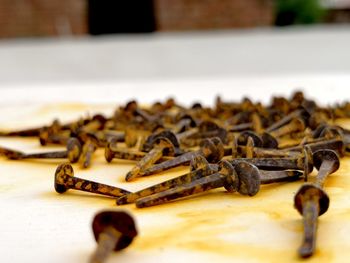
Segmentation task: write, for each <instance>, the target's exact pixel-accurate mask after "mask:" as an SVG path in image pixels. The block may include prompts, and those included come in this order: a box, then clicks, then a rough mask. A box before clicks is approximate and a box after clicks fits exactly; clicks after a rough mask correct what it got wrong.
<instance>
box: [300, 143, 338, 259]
mask: <svg viewBox="0 0 350 263" xmlns="http://www.w3.org/2000/svg"><path fill="white" fill-rule="evenodd" d="M313 163H314V165H315V167H316V168H317V170H318V175H317V177H316V182H315V183H314V184H310V183H307V184H304V185H303V186H302V187H301V188H300V189H299V190H298V192H297V193H296V194H295V196H294V207H295V208H296V209H297V210H298V212H299V213H300V214H301V215H302V216H303V223H304V238H303V243H302V245H301V247H300V248H299V251H298V252H299V256H300V257H303V258H307V257H310V256H312V254H313V253H314V250H315V246H316V231H317V218H318V217H319V216H320V215H322V214H324V213H325V212H327V210H328V207H329V197H328V195H327V193H326V192H325V191H324V190H323V189H322V188H323V186H324V182H325V179H326V178H327V176H328V175H330V174H332V173H334V172H335V171H337V170H338V169H339V157H338V155H337V153H336V152H335V151H332V150H318V151H317V152H315V153H314V154H313Z"/></svg>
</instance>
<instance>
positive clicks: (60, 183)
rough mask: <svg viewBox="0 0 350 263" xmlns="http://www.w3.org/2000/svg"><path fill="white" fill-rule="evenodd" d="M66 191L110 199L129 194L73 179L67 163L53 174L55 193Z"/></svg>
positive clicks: (76, 178)
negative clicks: (99, 195) (98, 195)
mask: <svg viewBox="0 0 350 263" xmlns="http://www.w3.org/2000/svg"><path fill="white" fill-rule="evenodd" d="M68 189H74V190H79V191H84V192H90V193H94V194H101V195H106V196H112V197H121V196H123V195H125V194H129V193H130V192H129V191H126V190H124V189H121V188H118V187H114V186H110V185H106V184H101V183H97V182H93V181H89V180H85V179H82V178H78V177H75V176H74V170H73V167H72V166H71V165H70V164H69V163H63V164H60V165H59V166H58V167H57V169H56V172H55V190H56V192H57V193H60V194H62V193H64V192H66V191H67V190H68Z"/></svg>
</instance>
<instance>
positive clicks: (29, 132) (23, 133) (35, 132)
mask: <svg viewBox="0 0 350 263" xmlns="http://www.w3.org/2000/svg"><path fill="white" fill-rule="evenodd" d="M42 128H43V127H37V128H29V129H24V130H18V131H10V132H0V136H20V137H34V136H39V134H40V131H41V130H42ZM46 128H49V129H51V130H54V131H57V130H60V129H61V124H60V123H59V121H58V120H54V121H53V122H52V124H51V125H50V126H47V127H46Z"/></svg>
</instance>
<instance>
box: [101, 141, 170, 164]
mask: <svg viewBox="0 0 350 263" xmlns="http://www.w3.org/2000/svg"><path fill="white" fill-rule="evenodd" d="M146 155H147V153H145V152H140V151H136V150H131V149H123V148H119V147H118V146H117V144H116V143H115V142H113V141H112V142H109V143H108V144H107V145H106V147H105V159H106V161H107V162H109V163H110V162H111V161H112V160H113V159H122V160H131V161H140V160H141V159H142V158H144V157H145V156H146ZM173 158H174V157H172V156H163V157H162V158H160V159H159V161H167V160H171V159H173Z"/></svg>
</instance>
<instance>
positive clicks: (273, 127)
mask: <svg viewBox="0 0 350 263" xmlns="http://www.w3.org/2000/svg"><path fill="white" fill-rule="evenodd" d="M304 111H305V110H304V109H299V110H296V111H293V112H291V113H290V114H288V115H287V116H285V117H283V118H282V119H280V120H279V121H277V122H274V123H273V124H272V125H271V126H269V127H268V128H266V130H265V131H266V132H272V131H274V130H276V129H278V128H279V127H281V126H283V125H285V124H287V123H288V122H290V121H291V120H292V119H294V118H298V117H300V116H301V115H302V114H303V113H304Z"/></svg>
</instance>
